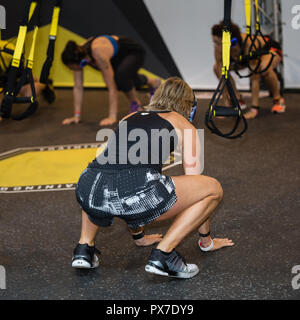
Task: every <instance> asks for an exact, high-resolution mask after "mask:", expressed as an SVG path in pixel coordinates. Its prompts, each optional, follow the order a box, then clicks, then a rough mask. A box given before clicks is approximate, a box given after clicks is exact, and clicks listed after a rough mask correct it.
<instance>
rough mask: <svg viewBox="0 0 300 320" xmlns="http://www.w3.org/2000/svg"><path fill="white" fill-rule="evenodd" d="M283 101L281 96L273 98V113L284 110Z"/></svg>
mask: <svg viewBox="0 0 300 320" xmlns="http://www.w3.org/2000/svg"><path fill="white" fill-rule="evenodd" d="M285 108H286V107H285V101H284V99H283V98H280V99H278V100H274V105H273V107H272V112H273V113H284V112H285Z"/></svg>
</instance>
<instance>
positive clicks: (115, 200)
mask: <svg viewBox="0 0 300 320" xmlns="http://www.w3.org/2000/svg"><path fill="white" fill-rule="evenodd" d="M76 197H77V201H78V202H79V204H80V206H81V207H82V209H83V210H84V211H85V212H86V213H87V214H88V217H89V219H90V220H91V221H92V222H93V223H94V224H96V225H99V226H101V227H108V226H110V225H111V224H112V222H113V219H114V217H118V218H121V219H123V220H125V221H126V223H127V224H128V226H129V227H130V228H132V229H137V228H138V227H141V226H144V225H146V224H148V223H150V222H151V221H153V220H155V219H156V218H158V217H159V216H161V215H162V214H163V213H165V212H166V211H168V210H169V209H170V208H171V207H172V206H173V205H174V203H175V202H176V201H177V196H176V193H175V185H174V182H173V180H172V179H171V178H170V177H168V176H165V175H162V174H160V173H159V172H158V171H156V170H154V169H152V168H139V167H137V168H130V169H122V170H107V169H97V168H87V169H85V170H84V171H83V172H82V174H81V176H80V178H79V181H78V184H77V187H76Z"/></svg>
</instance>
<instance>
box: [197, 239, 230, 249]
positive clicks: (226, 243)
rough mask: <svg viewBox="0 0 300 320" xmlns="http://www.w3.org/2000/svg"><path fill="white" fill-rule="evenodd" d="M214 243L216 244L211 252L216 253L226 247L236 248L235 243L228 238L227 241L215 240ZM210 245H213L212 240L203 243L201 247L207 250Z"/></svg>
mask: <svg viewBox="0 0 300 320" xmlns="http://www.w3.org/2000/svg"><path fill="white" fill-rule="evenodd" d="M213 242H214V245H213V247H212V248H211V249H210V250H209V251H215V250H218V249H221V248H224V247H231V246H234V243H233V242H232V240H230V239H228V238H225V239H220V238H214V239H213ZM210 244H211V240H209V241H205V242H201V247H203V248H207V247H209V246H210Z"/></svg>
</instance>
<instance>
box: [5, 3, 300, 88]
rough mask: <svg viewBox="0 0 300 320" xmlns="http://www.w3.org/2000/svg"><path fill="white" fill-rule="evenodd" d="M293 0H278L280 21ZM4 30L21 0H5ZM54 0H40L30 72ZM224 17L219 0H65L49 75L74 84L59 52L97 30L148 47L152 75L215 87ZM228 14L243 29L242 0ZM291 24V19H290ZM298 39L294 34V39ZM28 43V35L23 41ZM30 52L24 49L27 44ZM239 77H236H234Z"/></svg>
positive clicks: (14, 27) (41, 51) (18, 13)
mask: <svg viewBox="0 0 300 320" xmlns="http://www.w3.org/2000/svg"><path fill="white" fill-rule="evenodd" d="M292 3H296V0H289V1H282V6H283V9H282V11H283V21H284V22H285V21H291V19H292V14H291V4H292ZM1 4H2V5H3V6H4V7H5V8H6V11H7V19H6V20H7V21H6V30H3V35H2V37H3V38H5V39H10V38H12V37H13V36H15V35H16V34H17V31H18V21H19V20H20V18H21V17H22V10H23V8H24V0H18V1H17V0H13V1H12V0H4V1H1ZM52 5H53V1H50V0H42V8H41V21H42V28H41V29H40V33H39V35H38V40H37V41H38V42H37V51H36V64H35V66H34V73H35V74H36V75H37V76H39V73H40V70H41V67H42V64H43V62H44V59H45V57H46V48H47V44H48V32H49V23H50V21H51V14H52ZM222 17H223V1H221V0H210V1H205V0H188V1H182V0H163V1H162V0H126V1H124V0H101V1H97V0H85V1H84V2H82V1H79V0H72V1H70V0H64V1H63V7H62V10H61V15H60V21H59V24H60V27H59V30H58V35H57V41H56V49H55V61H54V64H53V68H52V73H51V77H52V78H53V80H54V85H55V86H63V87H68V86H72V85H73V77H72V72H71V71H70V70H69V69H68V68H66V67H65V66H64V65H63V64H62V62H61V58H60V57H61V52H62V51H63V49H64V47H65V44H66V42H67V41H68V40H75V41H77V42H78V43H81V42H84V41H85V40H86V39H87V38H89V37H91V36H95V35H100V34H122V35H128V36H130V37H132V38H134V39H135V40H136V41H138V42H140V43H141V44H142V45H143V46H144V47H145V49H146V50H147V58H146V62H145V66H144V69H143V70H141V72H143V73H146V74H148V75H150V76H159V77H161V78H167V77H170V76H174V75H177V76H181V77H183V78H184V79H185V80H186V81H187V82H188V83H189V84H190V85H191V86H192V87H193V88H195V89H215V88H216V85H217V79H216V77H215V75H214V73H213V70H212V68H213V64H214V55H213V44H212V40H211V27H212V25H213V24H215V23H218V22H219V21H220V20H221V19H222ZM232 20H233V21H234V22H235V23H237V24H239V25H240V27H241V29H242V30H243V31H245V13H244V1H243V0H233V1H232ZM289 25H290V23H289ZM290 28H291V27H290V26H288V24H286V25H285V26H284V48H283V49H284V52H288V56H287V57H285V78H286V80H287V81H286V86H287V87H289V88H291V87H297V88H298V87H300V76H299V74H300V73H299V72H297V70H298V71H299V68H300V61H299V58H298V56H297V52H299V51H298V50H296V47H297V46H299V41H297V40H298V39H297V35H298V33H299V32H300V30H299V31H295V30H293V31H291V30H290ZM296 39H297V40H296ZM28 45H30V37H29V38H28V41H26V47H28ZM27 52H28V50H27ZM84 79H85V86H87V87H103V86H104V83H103V79H102V76H101V74H100V73H99V72H97V71H95V70H93V69H92V68H90V67H86V69H85V75H84ZM236 79H237V78H236ZM237 85H238V87H239V88H240V89H248V88H249V80H248V79H243V80H240V79H237Z"/></svg>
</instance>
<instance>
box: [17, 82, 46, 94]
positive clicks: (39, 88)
mask: <svg viewBox="0 0 300 320" xmlns="http://www.w3.org/2000/svg"><path fill="white" fill-rule="evenodd" d="M34 87H35V92H36V96H37V97H39V96H40V94H41V92H42V91H43V90H44V89H45V87H46V85H45V84H43V83H40V82H39V81H35V82H34ZM19 95H20V96H21V97H30V96H32V91H31V87H30V84H26V85H25V86H23V87H22V88H21V90H20V93H19Z"/></svg>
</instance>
